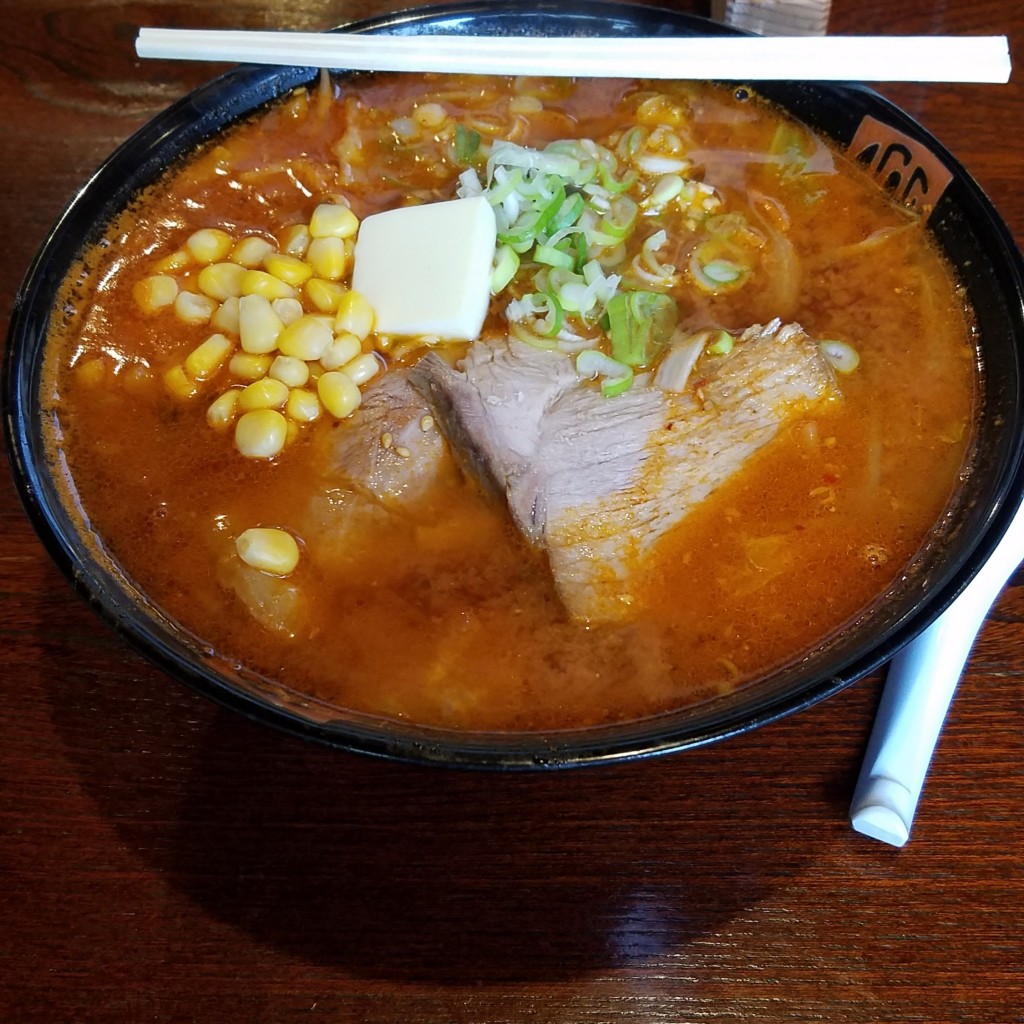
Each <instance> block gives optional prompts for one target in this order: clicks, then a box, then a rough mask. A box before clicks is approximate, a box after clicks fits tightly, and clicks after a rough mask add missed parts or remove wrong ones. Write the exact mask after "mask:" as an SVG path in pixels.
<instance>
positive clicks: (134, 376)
mask: <svg viewBox="0 0 1024 1024" xmlns="http://www.w3.org/2000/svg"><path fill="white" fill-rule="evenodd" d="M114 375H115V376H116V377H117V379H118V380H119V381H120V382H121V386H122V387H123V388H124V389H125V391H128V392H129V393H131V394H136V395H139V394H149V392H150V388H151V386H152V385H151V382H152V380H153V372H152V370H151V369H150V366H149V363H147V362H146V361H145V360H144V359H140V360H138V361H133V362H132V363H131V364H130V365H128V366H122V367H121V368H120V369H119V370H117V371H116V372H115V374H114Z"/></svg>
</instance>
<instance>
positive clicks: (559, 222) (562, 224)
mask: <svg viewBox="0 0 1024 1024" xmlns="http://www.w3.org/2000/svg"><path fill="white" fill-rule="evenodd" d="M585 209H586V203H585V202H584V201H583V196H581V195H580V194H579V192H573V194H572V195H570V196H566V197H565V200H564V201H563V202H562V205H561V206H560V207H559V208H558V210H557V211H556V212H555V215H554V217H553V218H552V219H551V224H550V228H551V230H552V231H553V232H557V231H564V230H565V229H566V228H569V227H572V226H573V225H574V224H575V223H576V222H577V221H578V220H579V219H580V217H581V216H582V214H583V211H584V210H585Z"/></svg>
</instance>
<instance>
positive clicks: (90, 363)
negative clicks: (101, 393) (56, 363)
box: [75, 356, 107, 388]
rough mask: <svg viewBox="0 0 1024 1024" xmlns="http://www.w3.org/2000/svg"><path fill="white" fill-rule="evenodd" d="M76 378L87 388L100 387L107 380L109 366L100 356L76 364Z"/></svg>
mask: <svg viewBox="0 0 1024 1024" xmlns="http://www.w3.org/2000/svg"><path fill="white" fill-rule="evenodd" d="M75 377H76V378H77V379H78V380H80V381H81V382H82V383H83V384H84V385H85V386H86V387H89V388H95V387H99V386H100V385H101V384H102V383H103V382H104V381H105V380H106V379H107V364H106V363H105V362H104V361H103V359H102V357H100V356H94V357H93V358H92V359H86V360H85V361H84V362H81V363H76V364H75Z"/></svg>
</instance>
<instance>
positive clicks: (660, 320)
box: [605, 291, 678, 366]
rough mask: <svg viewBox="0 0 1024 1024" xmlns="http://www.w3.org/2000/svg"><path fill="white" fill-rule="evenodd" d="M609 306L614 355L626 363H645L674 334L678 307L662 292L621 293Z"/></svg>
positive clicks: (608, 313)
mask: <svg viewBox="0 0 1024 1024" xmlns="http://www.w3.org/2000/svg"><path fill="white" fill-rule="evenodd" d="M605 308H606V312H607V315H608V335H609V338H610V339H611V344H612V355H613V356H614V357H615V358H616V359H618V360H619V362H621V363H625V364H626V365H627V366H646V365H647V364H648V363H650V362H651V360H652V359H653V358H654V356H655V354H656V352H657V350H658V349H659V348H660V347H661V346H662V345H664V344H665V343H666V342H667V341H668V339H669V338H670V337H671V335H672V332H673V330H675V326H676V318H677V316H678V310H677V309H676V304H675V301H674V300H673V299H672V298H671V297H670V296H668V295H664V294H662V293H661V292H647V291H635V292H620V293H619V294H617V295H614V296H613V297H612V298H611V299H610V300H609V301H608V304H607V306H606V307H605Z"/></svg>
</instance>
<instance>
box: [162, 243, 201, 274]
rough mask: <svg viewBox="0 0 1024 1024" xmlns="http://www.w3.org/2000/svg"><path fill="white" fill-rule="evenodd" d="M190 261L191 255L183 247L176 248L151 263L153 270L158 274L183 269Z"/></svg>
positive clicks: (171, 272)
mask: <svg viewBox="0 0 1024 1024" xmlns="http://www.w3.org/2000/svg"><path fill="white" fill-rule="evenodd" d="M191 262H192V257H191V255H189V253H187V252H185V250H184V249H176V250H175V251H174V252H169V253H168V254H167V255H166V256H161V257H160V259H158V260H157V261H156V263H154V264H153V270H154V271H155V272H156V273H158V274H175V273H178V272H179V271H182V270H184V269H185V268H186V267H187V266H188V265H189V264H190V263H191Z"/></svg>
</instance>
